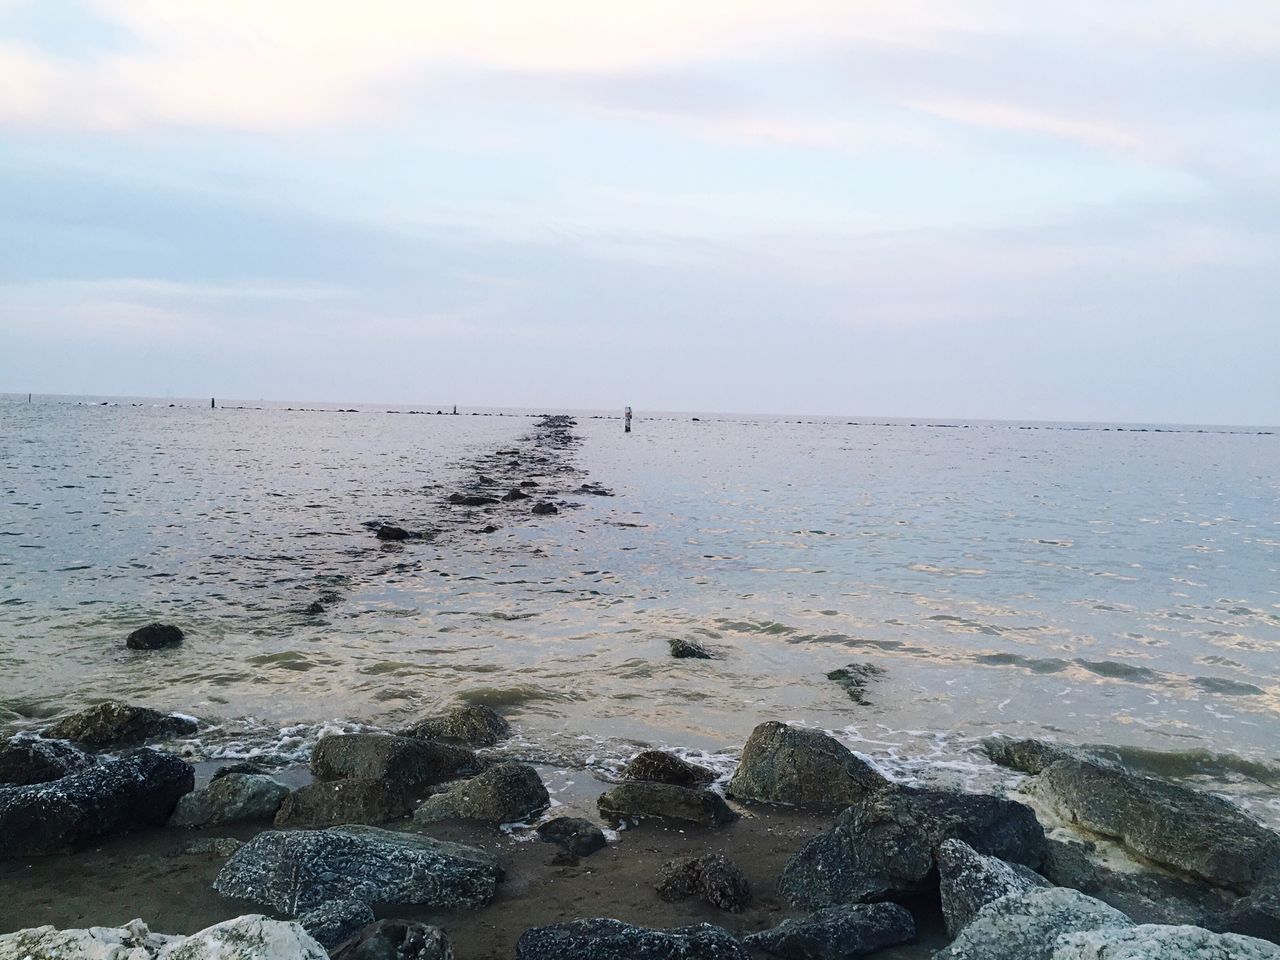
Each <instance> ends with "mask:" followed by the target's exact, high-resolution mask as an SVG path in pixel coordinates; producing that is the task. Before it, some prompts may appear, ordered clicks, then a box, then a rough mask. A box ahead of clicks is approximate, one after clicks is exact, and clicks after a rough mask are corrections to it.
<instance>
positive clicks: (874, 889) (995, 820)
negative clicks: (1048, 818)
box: [778, 786, 1045, 908]
mask: <svg viewBox="0 0 1280 960" xmlns="http://www.w3.org/2000/svg"><path fill="white" fill-rule="evenodd" d="M952 837H954V838H956V839H958V840H963V841H964V842H965V843H967V844H969V845H970V846H971V847H973V848H974V849H975V850H977V851H979V852H980V853H985V854H987V855H989V856H994V857H999V858H1000V859H1001V860H1009V861H1012V862H1014V863H1020V864H1022V865H1023V866H1026V867H1031V868H1033V869H1034V868H1035V867H1038V866H1039V865H1040V863H1041V862H1042V861H1043V860H1044V855H1045V837H1044V829H1043V828H1042V827H1041V826H1040V823H1039V821H1037V820H1036V817H1035V814H1034V813H1032V812H1031V809H1030V808H1029V807H1027V806H1024V805H1023V804H1021V803H1016V802H1014V801H1012V800H1005V799H1003V798H1001V797H993V796H988V795H986V794H976V793H953V792H951V791H948V790H929V789H917V788H913V787H905V786H896V787H893V788H892V789H888V790H883V791H881V792H879V793H876V794H872V795H871V796H869V797H867V798H866V799H865V800H862V801H859V802H858V803H855V804H853V805H852V806H851V807H849V809H847V810H845V811H844V812H843V813H842V814H840V816H839V817H838V818H837V819H836V822H835V826H834V827H832V829H831V830H830V831H829V832H827V833H825V834H822V835H821V836H818V837H815V838H814V839H813V840H810V841H809V842H808V843H807V844H805V845H804V846H803V847H801V848H800V850H799V851H797V852H796V854H795V855H794V856H792V858H791V859H790V860H788V861H787V865H786V867H785V868H784V870H783V873H782V879H781V880H780V881H779V883H778V888H779V890H781V891H782V893H783V894H784V895H785V896H786V897H787V899H788V900H790V901H791V902H792V903H793V904H795V905H796V906H804V907H814V908H816V907H826V906H831V905H833V904H837V903H860V902H861V903H864V902H868V901H872V900H884V899H890V898H893V897H897V896H913V895H915V894H920V893H924V892H926V891H928V890H929V889H931V887H932V886H933V885H934V884H935V883H936V882H937V879H936V876H937V875H936V872H935V869H934V861H933V851H934V850H935V849H937V847H938V846H939V844H941V843H942V841H944V840H946V839H948V838H952Z"/></svg>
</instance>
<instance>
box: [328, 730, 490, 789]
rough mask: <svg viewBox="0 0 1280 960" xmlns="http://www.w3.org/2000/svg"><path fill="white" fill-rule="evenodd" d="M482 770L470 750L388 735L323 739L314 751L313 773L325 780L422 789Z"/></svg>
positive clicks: (338, 736) (360, 734) (361, 734)
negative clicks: (391, 782)
mask: <svg viewBox="0 0 1280 960" xmlns="http://www.w3.org/2000/svg"><path fill="white" fill-rule="evenodd" d="M479 768H480V763H479V761H478V760H477V759H476V755H475V754H474V753H472V752H471V751H470V750H465V749H463V748H462V747H455V746H452V745H450V744H445V743H433V742H429V741H425V740H415V739H412V738H409V737H394V736H391V735H390V734H385V733H346V734H337V735H334V736H328V737H321V738H320V741H319V743H317V744H316V746H315V749H314V750H313V751H312V752H311V772H312V773H314V774H315V775H316V776H317V777H318V778H320V779H321V780H341V779H344V778H351V779H356V780H394V781H396V782H397V783H400V784H403V785H404V786H405V787H420V786H426V785H429V784H434V783H441V782H443V781H445V780H451V779H453V778H454V777H457V776H459V775H461V774H465V773H471V772H475V771H476V770H478V769H479Z"/></svg>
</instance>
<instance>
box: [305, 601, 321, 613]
mask: <svg viewBox="0 0 1280 960" xmlns="http://www.w3.org/2000/svg"><path fill="white" fill-rule="evenodd" d="M324 611H325V606H324V604H323V603H321V602H320V601H319V600H312V601H311V602H310V603H308V604H307V605H306V606H305V607H303V608H302V612H303V613H309V614H311V615H313V616H314V615H316V614H319V613H324Z"/></svg>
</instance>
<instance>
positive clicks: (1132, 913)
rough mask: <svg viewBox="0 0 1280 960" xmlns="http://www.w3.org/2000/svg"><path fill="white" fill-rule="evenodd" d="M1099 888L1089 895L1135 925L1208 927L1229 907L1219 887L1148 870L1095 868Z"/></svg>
mask: <svg viewBox="0 0 1280 960" xmlns="http://www.w3.org/2000/svg"><path fill="white" fill-rule="evenodd" d="M1097 873H1098V889H1097V891H1096V892H1095V893H1093V894H1092V896H1094V897H1096V898H1097V899H1099V900H1101V901H1103V902H1104V903H1106V904H1108V905H1109V906H1112V907H1115V908H1116V909H1117V910H1119V911H1120V912H1121V913H1123V914H1124V915H1125V916H1127V917H1128V918H1129V919H1130V920H1132V921H1133V922H1134V923H1172V924H1182V923H1190V924H1195V925H1197V926H1205V927H1207V926H1210V925H1211V922H1212V921H1213V920H1214V919H1215V918H1217V917H1219V916H1220V915H1221V914H1222V913H1223V912H1224V911H1225V910H1226V909H1227V906H1228V902H1229V897H1230V895H1229V894H1228V893H1227V892H1226V891H1225V890H1223V889H1222V888H1221V887H1212V886H1209V885H1208V884H1205V883H1200V882H1198V881H1191V880H1184V879H1182V878H1181V877H1176V876H1173V875H1171V874H1168V873H1165V872H1160V873H1156V872H1155V871H1151V870H1138V871H1134V870H1110V869H1108V868H1107V867H1105V866H1100V867H1099V868H1098V871H1097Z"/></svg>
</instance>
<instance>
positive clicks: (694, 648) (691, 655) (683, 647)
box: [667, 637, 716, 660]
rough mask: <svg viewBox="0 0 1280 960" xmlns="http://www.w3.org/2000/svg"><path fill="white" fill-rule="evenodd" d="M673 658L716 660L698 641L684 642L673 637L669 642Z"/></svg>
mask: <svg viewBox="0 0 1280 960" xmlns="http://www.w3.org/2000/svg"><path fill="white" fill-rule="evenodd" d="M667 646H668V647H669V648H670V649H671V656H673V657H675V658H676V659H677V660H714V659H716V658H715V656H714V655H713V654H712V653H711V652H710V651H709V650H707V648H706V647H704V646H703V645H702V644H700V643H698V642H697V641H696V640H682V639H680V638H678V637H673V638H671V639H670V640H668V641H667Z"/></svg>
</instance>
